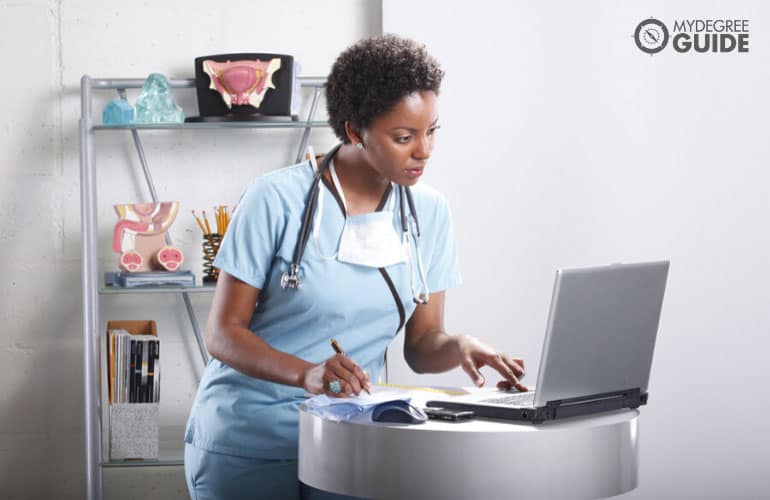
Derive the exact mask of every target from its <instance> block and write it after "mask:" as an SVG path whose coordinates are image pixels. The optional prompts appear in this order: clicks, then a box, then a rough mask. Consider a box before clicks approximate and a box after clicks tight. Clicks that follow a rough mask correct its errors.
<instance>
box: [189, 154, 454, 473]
mask: <svg viewBox="0 0 770 500" xmlns="http://www.w3.org/2000/svg"><path fill="white" fill-rule="evenodd" d="M312 181H313V170H312V168H311V167H310V165H309V164H308V163H307V162H305V163H301V164H298V165H294V166H292V167H287V168H283V169H280V170H276V171H274V172H271V173H269V174H267V175H264V176H262V177H259V178H257V179H255V180H253V181H252V182H251V183H250V184H249V186H248V187H247V188H246V190H245V191H244V193H243V194H242V195H241V199H240V201H239V202H238V206H237V210H236V211H235V214H234V216H233V219H232V221H231V224H230V226H229V228H228V230H227V234H226V235H225V237H224V239H223V240H222V245H221V247H220V249H219V253H218V255H217V258H216V260H215V262H214V264H215V265H216V266H217V267H219V268H220V269H221V270H222V271H225V272H227V273H229V274H231V275H233V276H235V277H236V278H238V279H239V280H241V281H244V282H245V283H248V284H249V285H251V286H253V287H256V288H259V289H260V290H261V292H260V298H259V303H258V304H257V307H256V309H255V311H254V314H253V315H252V317H251V322H250V324H249V329H250V330H251V331H252V332H254V335H258V336H259V337H261V338H262V339H263V340H264V341H265V342H267V343H268V344H270V345H271V346H272V347H273V348H275V349H277V350H279V351H284V352H287V353H290V354H292V355H294V356H297V357H299V358H302V359H305V360H307V361H309V362H311V363H321V362H323V361H324V360H326V359H328V358H329V357H331V356H332V355H334V352H333V350H332V348H331V347H330V345H329V339H330V338H332V337H333V338H335V339H336V340H337V341H338V342H339V344H340V345H341V346H342V347H343V349H345V351H346V354H347V355H348V356H349V357H351V358H352V359H353V360H355V361H356V362H357V363H358V364H359V365H361V366H362V367H363V368H364V369H365V370H367V371H368V373H369V376H370V378H371V380H372V381H376V380H378V378H379V376H380V372H381V370H382V367H383V357H384V354H385V350H386V349H387V347H388V345H389V344H390V342H391V341H392V340H393V338H394V337H395V336H396V334H397V333H398V330H399V328H400V327H401V326H403V325H402V324H401V321H402V317H401V313H400V312H399V309H400V307H401V306H399V305H398V303H397V302H396V300H395V297H394V295H393V293H392V292H391V288H390V286H389V284H388V281H387V280H386V279H385V277H384V274H387V275H388V276H389V277H390V280H391V281H392V283H393V287H394V288H395V289H396V290H397V293H398V296H399V298H400V303H401V304H403V315H404V318H403V321H407V320H408V318H409V317H410V316H411V314H412V312H414V308H415V303H414V301H413V300H412V292H411V288H410V285H409V271H408V270H409V266H408V264H406V263H401V264H395V265H392V266H388V267H387V268H385V273H382V272H381V271H380V270H379V269H376V268H371V267H364V266H359V265H355V264H348V263H344V262H339V261H337V260H336V259H331V260H329V259H326V258H324V257H323V256H322V255H321V254H319V252H318V249H317V248H316V245H315V244H314V242H313V240H312V236H311V238H310V240H309V241H308V244H307V247H306V249H305V254H304V256H303V258H302V262H301V273H300V277H301V280H302V282H301V285H300V287H299V289H295V290H283V289H281V285H280V282H281V275H282V274H283V273H284V272H286V271H287V270H288V269H289V264H290V263H291V259H292V256H293V252H294V246H295V244H296V241H297V237H298V234H299V229H300V224H301V218H302V213H303V210H304V208H305V200H306V197H307V192H308V189H309V187H310V185H311V183H312ZM332 189H333V186H332V185H331V184H327V183H324V184H323V187H322V189H321V193H320V195H321V196H324V210H323V220H322V223H321V226H320V228H319V230H318V231H319V246H320V248H321V252H322V254H323V255H324V256H327V257H328V256H330V255H333V254H334V253H335V252H336V251H337V246H338V244H339V239H340V235H341V233H342V228H343V222H344V217H343V214H342V210H341V209H340V205H339V203H338V201H337V198H336V197H335V193H333V191H332ZM397 193H398V190H396V189H393V190H391V193H390V195H389V196H396V197H397V196H398V194H397ZM412 193H413V197H414V203H415V207H416V211H417V217H418V220H419V223H420V230H421V232H422V238H421V240H420V250H421V253H422V258H423V265H424V266H425V271H426V274H427V281H428V287H429V289H430V291H431V292H438V291H441V290H446V289H447V288H450V287H452V286H456V285H458V284H459V283H460V272H459V267H458V263H457V252H456V247H455V240H454V231H453V228H452V220H451V216H450V213H449V207H448V205H447V203H446V200H445V199H444V197H443V196H441V195H440V194H439V193H438V192H437V191H435V190H434V189H432V188H430V187H428V186H425V185H423V184H418V185H416V186H414V187H413V188H412ZM388 201H389V202H390V200H388ZM397 201H398V198H396V202H397ZM389 204H390V203H385V206H386V207H388V205H389ZM407 213H408V208H407ZM367 216H368V214H362V215H358V216H354V217H367ZM393 224H394V229H396V230H398V234H399V236H400V234H401V223H400V216H399V212H398V203H396V204H395V206H394V209H393ZM412 247H414V245H413V244H412ZM412 253H413V256H414V251H412ZM414 262H415V265H414V272H415V284H416V285H417V284H419V283H420V280H419V276H418V274H417V265H416V260H415V261H414ZM304 394H305V391H304V390H303V389H302V388H300V387H291V386H286V385H281V384H276V383H273V382H268V381H265V380H260V379H256V378H253V377H250V376H247V375H244V374H243V373H241V372H238V371H236V370H235V369H233V368H230V367H229V366H228V365H226V364H224V363H222V362H221V361H219V360H217V359H214V358H212V359H211V360H210V362H209V364H208V365H207V366H206V369H205V371H204V374H203V378H202V380H201V383H200V386H199V387H198V393H197V396H196V398H195V402H194V403H193V407H192V410H191V412H190V418H189V420H188V422H187V429H186V432H185V441H186V442H187V443H190V444H192V445H194V446H196V447H198V448H202V449H205V450H209V451H213V452H217V453H225V454H229V455H236V456H242V457H255V458H269V459H292V458H296V457H297V441H298V425H297V422H298V415H299V405H300V404H301V403H302V401H303V399H304V397H303V396H304Z"/></svg>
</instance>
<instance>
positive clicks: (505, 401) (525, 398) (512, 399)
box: [480, 392, 535, 406]
mask: <svg viewBox="0 0 770 500" xmlns="http://www.w3.org/2000/svg"><path fill="white" fill-rule="evenodd" d="M480 402H481V403H492V404H496V405H506V406H533V405H534V404H535V393H534V392H520V393H518V394H512V395H510V396H503V397H495V398H489V399H482V400H481V401H480Z"/></svg>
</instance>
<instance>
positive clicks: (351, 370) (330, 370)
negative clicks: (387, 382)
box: [302, 354, 372, 398]
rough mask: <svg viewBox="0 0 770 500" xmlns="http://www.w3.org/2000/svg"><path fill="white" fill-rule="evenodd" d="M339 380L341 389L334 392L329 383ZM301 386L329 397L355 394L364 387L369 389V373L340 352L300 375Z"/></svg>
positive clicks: (370, 387)
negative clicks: (336, 392)
mask: <svg viewBox="0 0 770 500" xmlns="http://www.w3.org/2000/svg"><path fill="white" fill-rule="evenodd" d="M335 380H339V382H340V386H341V387H340V388H341V391H340V392H339V393H338V394H335V393H334V392H332V391H331V389H330V387H329V383H330V382H333V381H335ZM302 387H303V388H304V389H305V390H306V391H307V392H309V393H311V394H326V395H327V396H329V397H330V398H343V397H349V396H353V395H356V396H358V395H359V394H360V393H361V391H362V390H363V389H364V388H366V389H367V390H368V391H371V389H372V384H371V382H370V381H369V374H368V373H366V371H364V370H363V368H361V367H360V366H358V365H357V364H356V362H355V361H353V360H352V359H350V358H349V357H347V356H344V355H342V354H336V355H334V356H332V357H331V358H329V359H327V360H326V361H324V362H323V363H321V364H318V365H314V366H312V367H311V368H310V369H308V370H307V371H306V372H305V373H304V375H303V377H302Z"/></svg>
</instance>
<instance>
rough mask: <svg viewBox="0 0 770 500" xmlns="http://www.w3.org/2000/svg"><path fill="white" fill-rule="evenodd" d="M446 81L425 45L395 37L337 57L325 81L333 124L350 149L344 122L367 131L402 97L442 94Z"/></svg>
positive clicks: (382, 37) (372, 40)
mask: <svg viewBox="0 0 770 500" xmlns="http://www.w3.org/2000/svg"><path fill="white" fill-rule="evenodd" d="M443 78H444V71H443V70H442V69H441V67H440V66H439V63H438V61H436V59H434V58H433V57H432V56H431V55H430V54H428V51H427V50H425V46H424V45H420V44H418V43H417V42H415V41H414V40H410V39H408V38H402V37H399V36H396V35H391V34H386V35H378V36H373V37H370V38H365V39H363V40H361V41H359V42H357V43H356V44H354V45H352V46H350V47H348V48H347V49H345V51H344V52H342V53H341V54H340V55H339V57H337V60H336V61H334V65H333V66H332V70H331V73H329V77H328V78H327V80H326V110H327V113H328V116H329V124H330V125H331V127H332V129H333V130H334V133H335V134H336V135H337V137H339V139H340V140H341V141H342V142H343V143H346V144H347V143H349V142H350V139H349V138H348V135H347V133H346V132H345V122H346V121H349V122H350V123H351V124H352V125H353V126H354V127H355V128H356V129H357V130H363V129H366V128H367V127H368V126H369V125H370V124H371V123H372V121H373V120H374V119H375V118H377V116H379V115H381V114H382V113H386V112H388V111H390V110H391V109H392V108H393V106H395V105H396V103H397V102H398V101H399V100H400V99H401V98H402V97H405V96H407V95H409V94H411V93H413V92H418V91H426V90H432V91H433V92H436V93H437V94H438V91H439V87H440V86H441V80H442V79H443Z"/></svg>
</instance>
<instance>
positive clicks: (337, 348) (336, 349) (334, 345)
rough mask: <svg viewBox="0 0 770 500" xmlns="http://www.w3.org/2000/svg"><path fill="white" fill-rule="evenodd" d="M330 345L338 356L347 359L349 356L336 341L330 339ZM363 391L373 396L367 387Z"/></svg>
mask: <svg viewBox="0 0 770 500" xmlns="http://www.w3.org/2000/svg"><path fill="white" fill-rule="evenodd" d="M329 343H330V344H331V345H332V349H334V352H336V353H337V354H342V355H343V356H345V357H347V354H345V351H343V350H342V348H341V347H340V345H339V344H338V343H337V341H336V340H334V339H329ZM362 389H363V390H365V391H366V393H367V394H368V395H370V396H371V395H372V393H371V392H369V389H367V388H366V387H362Z"/></svg>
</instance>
